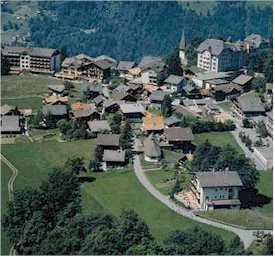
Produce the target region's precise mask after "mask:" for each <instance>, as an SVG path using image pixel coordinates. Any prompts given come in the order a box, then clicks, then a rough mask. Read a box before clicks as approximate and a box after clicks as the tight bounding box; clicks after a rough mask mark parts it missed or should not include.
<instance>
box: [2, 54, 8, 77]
mask: <svg viewBox="0 0 275 257" xmlns="http://www.w3.org/2000/svg"><path fill="white" fill-rule="evenodd" d="M9 71H10V64H9V62H8V59H7V58H6V57H5V56H4V55H3V54H1V75H7V74H8V73H9Z"/></svg>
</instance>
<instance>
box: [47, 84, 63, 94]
mask: <svg viewBox="0 0 275 257" xmlns="http://www.w3.org/2000/svg"><path fill="white" fill-rule="evenodd" d="M48 89H49V94H50V95H58V96H63V94H64V92H65V86H64V85H48Z"/></svg>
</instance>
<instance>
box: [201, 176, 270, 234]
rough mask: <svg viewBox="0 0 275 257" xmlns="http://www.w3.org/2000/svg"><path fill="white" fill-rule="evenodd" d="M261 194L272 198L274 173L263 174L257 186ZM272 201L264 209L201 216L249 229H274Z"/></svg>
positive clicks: (209, 212)
mask: <svg viewBox="0 0 275 257" xmlns="http://www.w3.org/2000/svg"><path fill="white" fill-rule="evenodd" d="M257 188H258V190H259V193H261V194H263V195H265V196H268V197H272V171H268V172H261V173H260V181H259V183H258V186H257ZM272 206H273V204H272V201H271V202H270V203H268V204H266V205H264V206H263V207H257V208H253V209H241V210H215V211H208V212H202V213H201V216H203V217H206V218H210V219H211V218H212V219H217V220H222V221H225V222H228V223H231V224H236V225H240V226H244V227H248V228H257V229H272V226H273V222H272V220H273V217H272Z"/></svg>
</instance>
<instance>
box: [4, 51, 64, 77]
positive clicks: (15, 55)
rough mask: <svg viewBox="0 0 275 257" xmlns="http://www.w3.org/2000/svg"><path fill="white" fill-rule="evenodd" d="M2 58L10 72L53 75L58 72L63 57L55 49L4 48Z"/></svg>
mask: <svg viewBox="0 0 275 257" xmlns="http://www.w3.org/2000/svg"><path fill="white" fill-rule="evenodd" d="M2 55H3V57H5V58H6V60H7V62H8V63H9V65H10V70H11V72H17V71H19V72H20V71H23V70H27V71H30V72H34V73H45V74H54V73H55V72H58V71H59V70H60V66H61V62H62V60H63V55H62V54H61V52H60V51H59V50H57V49H50V48H38V47H33V48H27V47H15V46H9V47H4V48H3V50H2Z"/></svg>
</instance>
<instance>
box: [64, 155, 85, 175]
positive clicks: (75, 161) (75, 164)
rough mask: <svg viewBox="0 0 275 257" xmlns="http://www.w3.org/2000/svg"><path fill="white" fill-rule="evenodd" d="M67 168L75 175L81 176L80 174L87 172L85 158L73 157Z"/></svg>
mask: <svg viewBox="0 0 275 257" xmlns="http://www.w3.org/2000/svg"><path fill="white" fill-rule="evenodd" d="M65 167H67V168H68V169H69V170H70V171H71V172H72V173H73V174H76V175H79V173H80V172H82V171H86V168H85V162H84V158H83V157H71V158H69V159H68V160H67V161H66V163H65Z"/></svg>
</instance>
